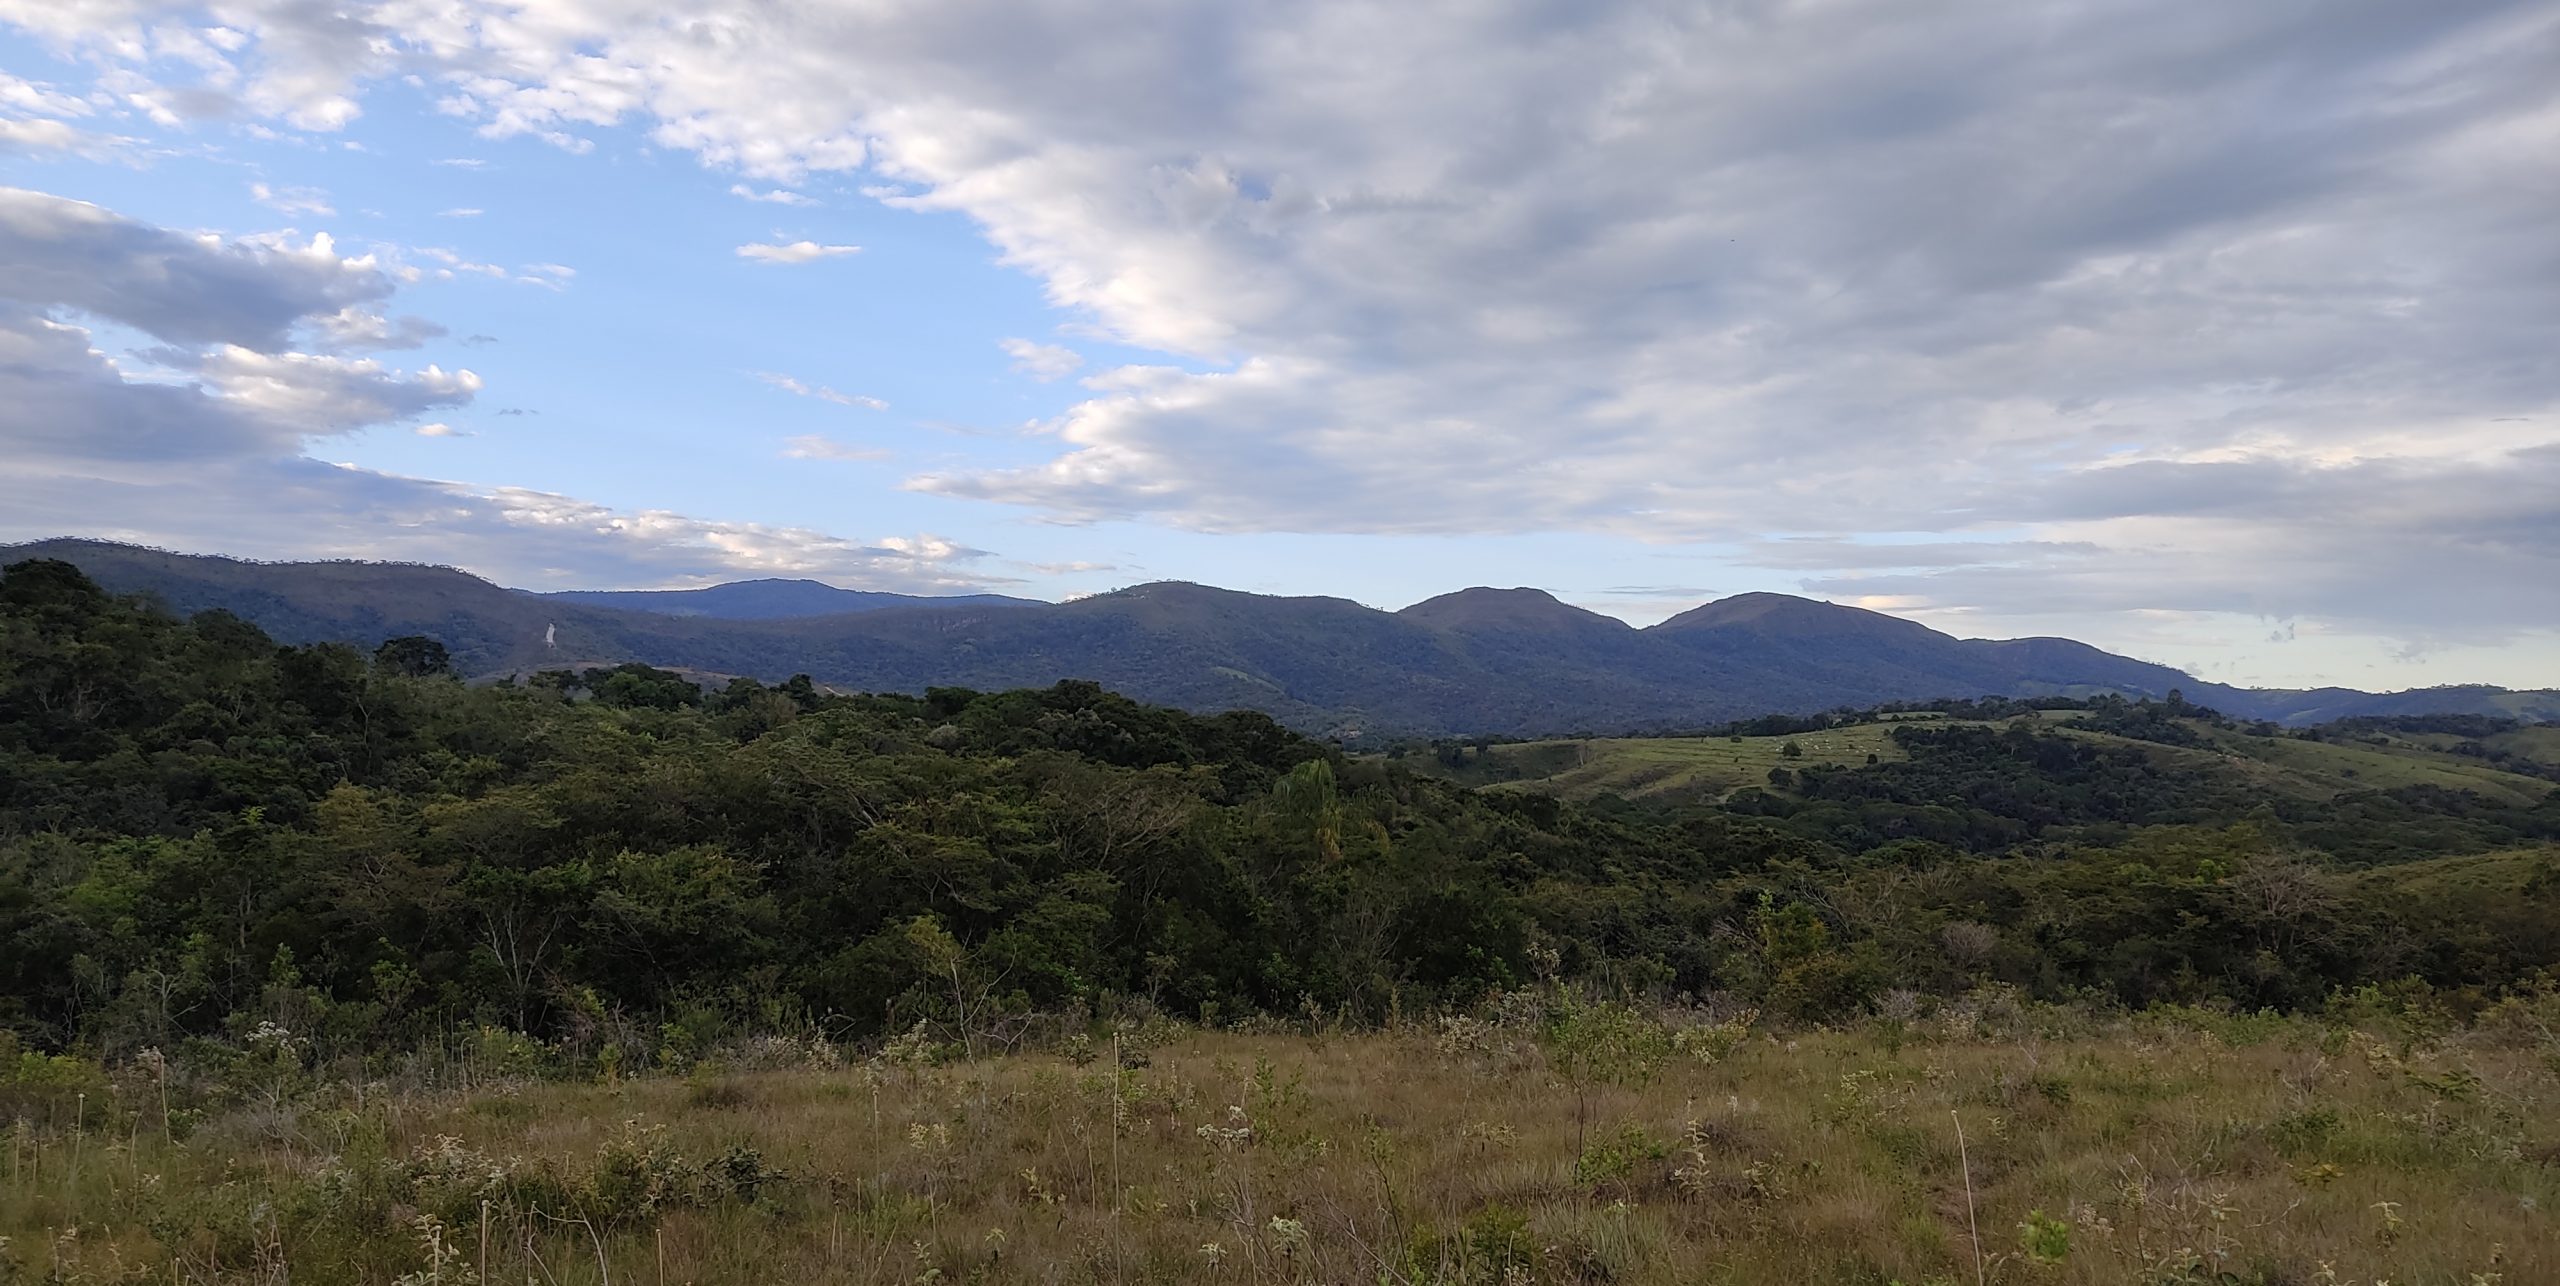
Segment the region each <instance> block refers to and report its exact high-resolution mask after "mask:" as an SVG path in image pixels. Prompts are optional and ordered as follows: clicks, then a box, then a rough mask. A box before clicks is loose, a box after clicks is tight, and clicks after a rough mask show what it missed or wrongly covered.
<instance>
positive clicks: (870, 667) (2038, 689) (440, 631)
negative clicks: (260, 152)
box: [0, 540, 2560, 739]
mask: <svg viewBox="0 0 2560 1286" xmlns="http://www.w3.org/2000/svg"><path fill="white" fill-rule="evenodd" d="M29 557H50V558H60V559H63V560H65V561H68V562H71V563H75V564H77V565H79V566H80V567H81V568H82V569H83V570H85V571H86V572H88V574H89V575H90V576H91V577H92V578H94V579H95V580H97V581H98V582H99V583H100V584H102V585H105V586H106V587H108V588H109V589H112V590H116V591H119V592H144V593H150V594H153V595H156V596H158V597H159V598H160V599H161V600H162V601H164V602H166V603H167V604H168V605H169V606H170V607H171V608H173V609H176V610H179V611H185V612H194V611H201V610H204V609H207V608H216V607H219V608H224V609H227V610H229V611H232V612H234V613H237V614H238V615H240V616H242V617H244V618H247V619H249V620H251V621H254V622H256V623H257V624H258V625H260V626H261V627H263V628H265V629H266V630H267V631H268V632H269V633H271V634H274V635H275V636H277V637H278V638H280V639H283V640H285V641H288V642H313V641H319V640H327V639H337V640H343V641H346V642H350V643H355V644H358V645H361V646H366V647H370V646H372V645H373V644H375V643H377V642H379V641H380V640H382V639H384V638H386V637H390V636H393V635H400V634H427V635H432V636H434V637H436V638H438V639H441V640H443V641H444V643H445V644H446V646H447V647H449V648H451V649H452V650H453V652H454V655H455V657H456V658H457V661H458V663H459V664H461V665H462V666H463V667H464V668H465V669H466V670H467V671H468V672H469V673H472V674H475V675H499V674H507V673H524V672H529V671H532V670H537V669H550V668H563V667H578V666H590V665H603V664H612V663H616V662H621V661H645V662H648V663H650V664H652V665H659V666H666V667H669V668H678V669H683V670H687V671H689V672H696V673H701V674H709V675H752V676H755V677H758V678H762V679H767V680H779V679H782V678H787V677H789V676H790V675H792V674H802V673H805V674H808V675H810V676H812V677H814V678H816V679H817V680H819V681H820V682H822V683H827V684H830V685H832V686H835V687H838V688H844V689H852V690H860V691H884V692H885V691H921V690H922V689H924V688H926V687H928V686H956V687H974V688H982V689H996V688H1011V687H1026V686H1045V685H1048V684H1051V683H1054V682H1056V681H1057V680H1059V679H1063V678H1080V679H1092V680H1095V681H1097V682H1100V683H1102V684H1104V685H1105V686H1108V687H1111V688H1113V689H1116V690H1118V691H1121V692H1125V693H1127V694H1129V695H1130V696H1133V697H1136V698H1139V699H1140V700H1145V701H1154V702H1160V703H1163V704H1167V705H1176V706H1182V707H1186V708H1189V709H1194V710H1222V709H1230V708H1238V707H1241V708H1248V709H1255V710H1262V711H1266V712H1268V713H1270V714H1272V715H1273V716H1274V717H1276V718H1279V719H1281V720H1283V721H1284V722H1287V723H1289V724H1291V725H1292V726H1295V727H1298V728H1301V729H1306V730H1310V731H1316V732H1340V731H1349V730H1353V729H1357V730H1361V731H1362V732H1364V733H1366V734H1368V735H1369V736H1370V737H1371V738H1372V739H1374V738H1376V737H1378V736H1382V735H1400V734H1475V733H1487V734H1533V733H1568V732H1595V733H1597V732H1622V731H1630V730H1646V729H1676V728H1695V727H1698V726H1701V725H1705V724H1711V723H1717V722H1721V721H1724V720H1728V719H1735V718H1745V717H1749V716H1752V715H1759V714H1768V713H1779V712H1785V713H1809V712H1813V711H1818V710H1827V709H1833V708H1837V707H1840V706H1866V705H1872V704H1876V703H1878V702H1885V701H1895V700H1917V699H1926V698H1932V697H1968V696H1984V695H2002V696H2086V695H2093V694H2096V693H2100V692H2121V693H2124V694H2127V695H2130V696H2153V697H2157V696H2165V695H2167V693H2168V692H2169V691H2170V689H2172V688H2177V689H2181V690H2183V691H2184V692H2185V694H2186V696H2187V697H2188V699H2190V700H2192V701H2195V702H2197V703H2199V704H2204V705H2210V706H2213V707H2216V708H2218V709H2221V710H2223V711H2225V712H2227V713H2229V714H2232V715H2235V716H2239V717H2243V718H2253V719H2276V720H2280V721H2284V722H2292V723H2310V722H2320V721H2325V720H2328V719H2334V718H2339V717H2342V716H2345V715H2352V714H2412V713H2439V712H2450V713H2481V714H2500V715H2506V716H2510V717H2519V718H2525V719H2546V720H2560V693H2555V692H2549V691H2542V692H2508V691H2505V690H2502V689H2496V688H2431V689H2421V690H2417V691H2411V692H2398V693H2386V694H2379V695H2377V694H2372V693H2363V692H2354V691H2350V690H2347V689H2336V688H2329V689H2318V690H2314V691H2307V692H2293V691H2278V690H2261V689H2242V688H2231V687H2225V686H2223V685H2220V684H2213V683H2205V682H2202V681H2199V680H2197V679H2194V678H2192V677H2190V676H2188V675H2186V674H2184V673H2182V672H2180V671H2178V670H2174V669H2171V668H2169V667H2167V666H2162V665H2153V664H2150V663H2148V662H2144V661H2137V660H2134V659H2132V658H2129V657H2122V656H2117V655H2115V654H2113V653H2109V652H2104V651H2101V650H2099V649H2097V648H2093V647H2090V646H2088V645H2086V644H2082V643H2075V642H2073V641H2071V640H2069V639H2051V638H2039V639H2014V640H2005V641H1998V640H1985V639H1958V638H1954V637H1952V636H1950V635H1946V634H1941V633H1939V632H1938V631H1936V630H1932V629H1929V628H1927V627H1925V626H1922V625H1920V624H1918V623H1916V622H1912V621H1906V620H1902V619H1899V618H1897V617H1892V616H1887V615H1884V614H1882V613H1878V612H1869V611H1863V610H1860V609H1858V608H1853V607H1842V606H1839V605H1837V604H1831V603H1819V602H1814V601H1812V600H1809V599H1802V598H1795V597H1791V596H1789V595H1784V594H1743V595H1737V596H1735V597H1732V598H1727V599H1720V600H1718V601H1716V602H1713V603H1709V604H1706V605H1705V606H1703V607H1699V608H1697V609H1694V610H1692V611H1689V612H1685V613H1682V614H1681V615H1679V616H1676V617H1673V618H1672V619H1670V620H1668V621H1664V622H1662V623H1661V624H1659V625H1655V626H1652V627H1650V628H1647V629H1635V628H1633V627H1630V626H1628V625H1627V624H1625V623H1624V622H1622V621H1618V620H1615V619H1613V618H1610V617H1606V616H1601V615H1599V614H1597V613H1593V612H1587V611H1584V610H1582V609H1580V608H1577V607H1572V606H1570V605H1567V604H1565V603H1561V602H1558V601H1557V600H1556V599H1555V598H1554V597H1553V596H1551V595H1549V594H1547V593H1545V592H1543V591H1540V590H1534V589H1469V590H1461V591H1459V592H1457V593H1454V594H1444V595H1441V596H1440V597H1438V598H1434V599H1430V600H1428V601H1425V602H1421V603H1416V604H1414V605H1413V606H1411V607H1408V608H1406V609H1404V610H1403V611H1400V612H1381V611H1377V610H1375V609H1372V608H1368V607H1363V606H1361V605H1360V604H1358V603H1354V602H1350V601H1348V600H1345V599H1338V598H1278V597H1271V596H1267V595H1260V594H1244V593H1238V592H1236V591H1233V590H1224V589H1215V588H1211V587H1209V586H1205V585H1192V584H1184V583H1180V582H1165V583H1159V584H1152V585H1140V586H1136V587H1134V588H1130V589H1124V590H1120V591H1117V592H1115V593H1110V594H1101V595H1096V596H1094V597H1091V598H1085V599H1079V600H1077V601H1075V602H1072V603H1064V604H1054V605H1053V604H1045V603H1033V602H1028V601H1024V600H1008V599H1003V598H1000V597H998V596H993V595H988V596H979V597H975V598H970V599H930V598H928V599H914V600H910V601H906V602H899V603H888V604H883V603H879V602H876V601H868V600H873V599H876V598H881V597H888V598H894V597H897V596H894V595H885V596H872V595H860V596H858V597H860V598H861V599H863V600H866V602H865V605H864V606H861V607H855V608H851V609H850V610H844V611H840V612H838V613H836V614H833V615H814V616H813V615H798V614H790V615H785V614H781V613H783V612H784V610H785V609H786V608H794V607H795V606H806V605H813V604H824V603H839V604H840V603H844V602H845V601H846V599H844V598H839V597H836V596H838V595H852V594H854V591H844V590H835V589H833V588H832V587H829V586H823V585H813V584H812V583H811V582H792V581H779V582H775V581H766V582H745V583H743V584H740V585H732V586H719V587H715V588H714V589H711V590H695V591H678V592H677V593H679V594H694V595H704V596H710V597H709V598H708V600H707V604H708V605H707V606H706V600H705V599H700V598H697V599H680V600H677V601H678V604H679V606H680V607H684V608H689V609H691V610H689V611H686V612H684V613H682V614H679V613H676V612H670V611H666V610H660V608H659V607H650V608H647V609H645V610H631V608H632V606H633V604H632V603H631V601H630V600H631V598H632V597H633V596H631V595H624V594H611V593H607V594H597V595H587V594H550V595H543V594H528V593H523V592H519V591H516V590H510V589H505V588H501V587H499V586H497V585H492V584H490V583H489V582H487V581H485V580H482V579H480V578H478V577H476V576H471V575H468V574H466V573H463V572H458V571H454V570H452V569H450V568H440V567H422V566H413V565H402V564H383V563H354V562H327V563H255V562H244V561H240V560H237V559H229V558H215V557H203V556H195V555H186V554H172V553H164V552H161V551H157V550H149V549H139V548H135V547H133V546H129V545H116V544H109V543H105V542H99V541H75V540H57V541H44V542H40V543H37V544H32V545H21V546H17V547H14V548H9V549H0V561H5V562H14V561H16V560H18V559H21V558H29ZM803 587H806V588H803ZM723 591H734V592H733V593H723ZM814 591H823V592H822V593H821V592H814ZM648 601H649V602H652V603H656V604H659V605H661V606H662V605H663V604H664V603H665V602H666V601H667V600H665V599H650V600H648ZM715 609H716V610H715ZM719 613H734V615H722V614H719ZM750 613H753V614H750ZM547 633H548V634H551V635H552V636H553V637H554V638H555V639H556V646H545V643H544V639H545V636H546V634H547Z"/></svg>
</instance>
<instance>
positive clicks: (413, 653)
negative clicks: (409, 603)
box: [373, 634, 453, 679]
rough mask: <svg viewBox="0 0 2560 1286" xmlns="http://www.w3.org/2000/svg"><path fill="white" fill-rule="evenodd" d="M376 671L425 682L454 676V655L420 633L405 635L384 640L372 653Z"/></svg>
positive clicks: (440, 644) (442, 645)
mask: <svg viewBox="0 0 2560 1286" xmlns="http://www.w3.org/2000/svg"><path fill="white" fill-rule="evenodd" d="M373 664H374V666H375V668H377V669H380V670H383V671H385V672H387V673H391V674H400V675H406V676H408V677H410V678H412V679H424V678H428V677H430V676H433V675H439V674H451V673H453V654H452V653H451V652H448V651H446V650H445V646H444V644H442V643H439V642H437V641H436V640H434V639H431V638H428V637H427V636H425V635H423V634H404V635H401V636H400V637H399V638H396V639H385V640H383V643H382V646H380V647H378V648H375V649H374V650H373Z"/></svg>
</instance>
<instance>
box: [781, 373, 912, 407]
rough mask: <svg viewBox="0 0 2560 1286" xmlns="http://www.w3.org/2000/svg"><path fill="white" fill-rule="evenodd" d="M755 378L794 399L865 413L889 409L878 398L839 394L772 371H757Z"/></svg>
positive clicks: (886, 404)
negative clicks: (854, 409)
mask: <svg viewBox="0 0 2560 1286" xmlns="http://www.w3.org/2000/svg"><path fill="white" fill-rule="evenodd" d="M755 376H756V378H757V379H758V380H761V381H763V382H764V383H767V384H770V385H772V386H773V387H775V388H778V389H781V390H782V391H783V392H785V393H789V394H792V395H793V396H795V397H807V398H815V399H817V400H818V401H821V402H833V403H835V404H836V405H837V406H855V407H860V408H862V409H864V410H866V411H886V410H888V409H889V404H888V403H887V402H884V401H881V400H880V399H879V398H876V397H871V396H869V395H867V394H862V393H839V392H837V391H836V390H834V389H831V388H828V387H827V386H826V385H824V384H810V383H807V382H806V381H803V380H799V379H795V378H793V377H791V376H789V375H781V374H777V373H775V372H773V371H757V372H756V373H755Z"/></svg>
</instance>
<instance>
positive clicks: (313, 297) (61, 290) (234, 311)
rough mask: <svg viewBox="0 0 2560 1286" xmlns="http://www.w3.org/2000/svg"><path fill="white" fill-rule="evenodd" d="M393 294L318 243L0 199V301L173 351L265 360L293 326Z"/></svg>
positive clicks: (361, 267) (357, 261) (40, 197)
mask: <svg viewBox="0 0 2560 1286" xmlns="http://www.w3.org/2000/svg"><path fill="white" fill-rule="evenodd" d="M393 289H394V284H393V282H392V280H391V278H390V277H389V276H388V275H386V274H385V273H384V272H383V271H382V268H381V266H380V265H379V264H378V263H376V262H375V260H374V259H373V258H372V257H371V256H362V257H356V258H346V257H341V256H340V255H339V254H338V253H337V247H336V245H335V243H334V242H332V241H331V240H330V238H329V237H328V236H327V235H326V234H323V235H320V236H316V237H313V238H312V239H311V240H309V241H307V242H296V241H294V240H292V239H290V238H283V237H260V238H238V239H233V240H223V239H220V238H215V237H207V236H190V235H187V234H183V233H178V232H172V231H170V230H168V229H165V228H158V227H153V226H150V225H147V224H142V223H137V222H135V221H133V220H130V219H126V218H124V217H122V216H120V215H116V214H113V213H110V212H108V211H106V210H104V209H101V208H99V207H97V206H94V205H90V204H88V203H86V202H82V201H72V200H67V199H65V198H62V197H58V196H52V195H49V194H46V193H42V192H31V191H27V190H25V189H22V188H0V299H7V300H14V301H16V302H18V303H21V304H28V305H33V306H35V307H38V308H55V307H61V308H70V309H75V310H78V311H81V312H86V313H91V314H94V315H96V316H99V317H104V318H108V319H110V320H113V321H117V322H122V323H123V324H125V325H128V326H132V327H134V328H135V329H138V330H142V331H147V332H149V333H150V334H152V335H155V336H158V337H159V338H161V339H163V340H167V341H168V342H170V343H173V344H198V343H213V342H219V343H224V344H235V345H238V346H240V347H242V348H247V349H251V350H254V351H258V352H274V351H276V350H278V349H280V348H282V347H283V346H284V345H285V343H286V342H287V338H288V333H289V332H290V331H291V330H292V328H293V327H294V325H295V324H296V323H298V322H300V321H302V320H303V319H305V318H308V317H313V316H319V315H334V314H338V313H340V312H343V311H344V310H346V309H348V308H365V307H368V306H370V305H374V304H377V303H379V302H380V301H382V300H384V299H387V298H389V297H390V295H391V293H392V291H393Z"/></svg>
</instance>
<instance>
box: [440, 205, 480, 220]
mask: <svg viewBox="0 0 2560 1286" xmlns="http://www.w3.org/2000/svg"><path fill="white" fill-rule="evenodd" d="M487 213H488V211H486V210H479V209H474V208H472V207H470V206H467V205H463V206H455V207H454V208H453V209H450V210H438V211H436V217H437V218H439V219H477V218H479V217H480V216H481V215H484V214H487Z"/></svg>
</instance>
